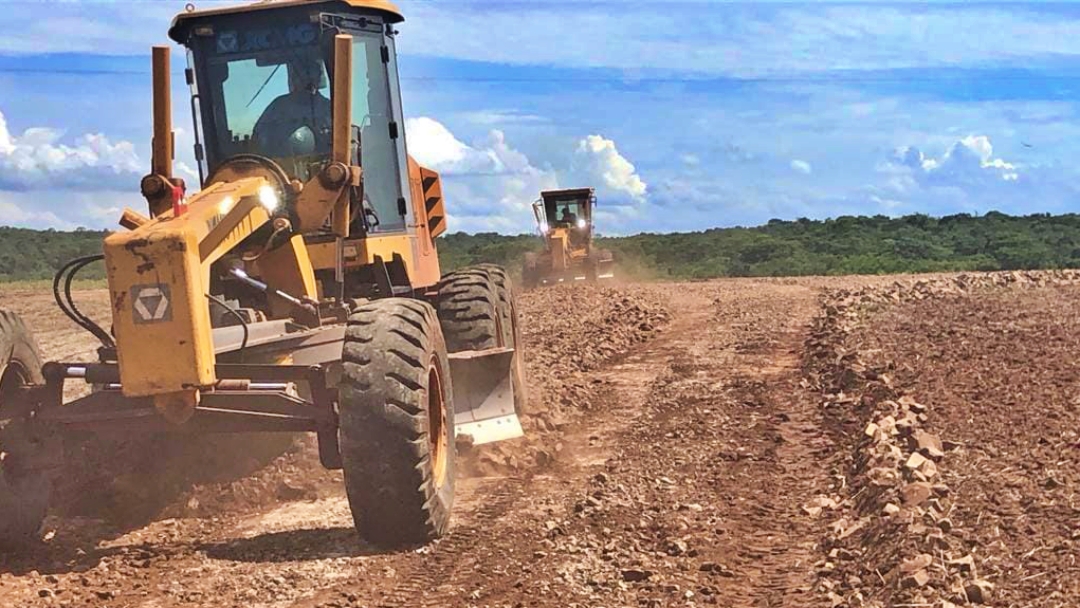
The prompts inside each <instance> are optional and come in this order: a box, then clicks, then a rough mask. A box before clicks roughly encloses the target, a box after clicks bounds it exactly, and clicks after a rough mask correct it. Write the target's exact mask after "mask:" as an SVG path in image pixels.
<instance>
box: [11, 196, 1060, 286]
mask: <svg viewBox="0 0 1080 608" xmlns="http://www.w3.org/2000/svg"><path fill="white" fill-rule="evenodd" d="M105 234H106V233H104V232H98V231H90V230H76V231H74V232H58V231H54V230H43V231H41V230H28V229H22V228H3V227H0V281H13V280H33V279H47V278H50V277H51V276H52V274H53V272H55V271H56V269H57V268H59V267H60V265H61V264H63V263H64V262H65V261H67V260H69V259H71V258H74V257H77V256H80V255H87V254H90V253H96V252H100V250H101V239H102V238H103V237H104V235H105ZM600 241H601V246H603V247H606V248H608V249H611V250H612V251H613V252H614V253H615V256H616V264H617V266H616V269H617V272H619V273H620V274H623V275H628V276H631V277H635V278H641V279H648V278H679V279H704V278H712V277H752V276H794V275H839V274H886V273H914V272H936V271H949V270H1014V269H1036V268H1076V267H1080V215H1076V214H1068V215H1049V214H1035V215H1027V216H1009V215H1005V214H1003V213H997V212H989V213H987V214H985V215H981V216H974V215H968V214H959V215H949V216H945V217H940V218H934V217H929V216H926V215H908V216H904V217H899V218H889V217H885V216H874V217H851V216H843V217H838V218H836V219H828V220H808V219H798V220H795V221H782V220H771V221H769V223H768V224H766V225H764V226H756V227H752V228H742V227H736V228H714V229H710V230H705V231H701V232H686V233H674V234H639V235H635V236H627V237H607V238H601V239H600ZM541 246H542V243H541V241H540V239H539V238H538V237H536V236H534V235H519V236H503V235H498V234H494V233H480V234H471V235H470V234H465V233H461V232H459V233H455V234H449V235H446V236H444V237H441V238H440V239H439V244H438V247H439V257H440V259H441V261H442V266H443V270H444V271H449V270H453V269H455V268H459V267H461V266H466V265H469V264H475V263H479V262H495V263H499V264H504V265H506V266H507V267H508V268H510V269H511V270H514V271H516V270H518V269H519V268H520V265H521V259H522V257H523V256H524V254H525V252H527V251H532V250H536V249H539V248H540V247H541ZM98 266H99V265H93V266H91V267H88V268H87V269H86V271H85V273H84V274H83V275H80V276H81V277H85V278H100V277H101V272H102V271H101V269H100V268H99V267H98Z"/></svg>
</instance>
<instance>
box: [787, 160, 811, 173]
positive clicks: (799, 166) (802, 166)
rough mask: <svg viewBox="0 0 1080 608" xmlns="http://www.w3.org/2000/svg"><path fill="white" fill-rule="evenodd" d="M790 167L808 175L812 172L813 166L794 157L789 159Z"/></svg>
mask: <svg viewBox="0 0 1080 608" xmlns="http://www.w3.org/2000/svg"><path fill="white" fill-rule="evenodd" d="M791 169H792V170H793V171H796V172H798V173H802V174H803V175H810V174H811V173H813V172H814V168H813V167H811V166H810V163H808V162H806V161H805V160H799V159H797V158H796V159H795V160H793V161H791Z"/></svg>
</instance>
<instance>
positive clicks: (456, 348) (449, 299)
mask: <svg viewBox="0 0 1080 608" xmlns="http://www.w3.org/2000/svg"><path fill="white" fill-rule="evenodd" d="M436 309H437V310H438V312H439V321H440V322H441V323H442V326H443V330H444V331H445V332H446V344H447V348H448V349H449V351H450V352H452V353H456V352H461V351H466V350H483V349H488V348H496V347H500V346H501V347H510V348H513V349H514V358H513V363H512V366H511V381H512V382H513V386H514V412H515V413H516V414H517V415H518V416H520V415H521V414H523V413H524V409H525V403H526V399H527V398H526V390H527V389H526V386H525V356H524V354H523V351H524V349H523V348H522V344H521V329H520V326H519V324H518V314H517V301H516V294H515V293H514V283H513V280H512V279H511V278H510V276H509V274H507V272H506V269H505V268H503V267H502V266H498V265H496V264H480V265H477V266H472V267H469V268H465V269H463V270H459V271H456V272H452V273H450V274H448V275H446V276H445V277H443V280H442V282H441V283H440V284H439V297H438V300H437V302H436Z"/></svg>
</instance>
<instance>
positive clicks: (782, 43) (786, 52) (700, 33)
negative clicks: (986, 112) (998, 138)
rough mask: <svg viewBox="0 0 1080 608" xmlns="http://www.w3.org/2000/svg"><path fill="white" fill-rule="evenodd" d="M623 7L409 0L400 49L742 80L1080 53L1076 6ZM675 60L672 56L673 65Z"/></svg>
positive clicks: (1028, 63)
mask: <svg viewBox="0 0 1080 608" xmlns="http://www.w3.org/2000/svg"><path fill="white" fill-rule="evenodd" d="M619 4H620V6H619V7H618V8H619V10H617V11H613V10H612V4H611V3H605V2H598V3H593V2H589V3H580V4H578V3H574V4H572V5H570V6H567V5H565V4H563V6H561V7H560V6H556V7H551V6H548V5H547V4H544V3H531V4H530V3H517V2H514V3H509V4H499V5H497V6H489V5H488V3H467V4H464V5H462V4H458V3H454V4H453V5H452V6H440V3H438V2H416V3H410V6H409V7H408V8H409V11H408V13H409V14H408V15H406V17H407V20H406V22H405V24H404V26H403V27H402V29H403V31H404V35H403V37H402V39H401V48H402V49H403V51H404V52H407V53H411V54H417V55H425V56H438V57H453V58H455V59H465V60H473V61H492V62H498V63H510V64H518V65H521V64H525V65H566V66H577V67H589V68H598V67H599V68H614V69H621V70H658V71H661V72H664V73H670V72H671V71H682V72H695V73H700V74H713V75H715V74H728V75H742V76H767V75H773V74H778V73H779V74H784V73H791V72H797V73H821V72H825V71H829V70H863V69H902V68H925V67H955V66H960V65H978V66H985V65H988V64H1008V65H1021V66H1025V67H1033V66H1035V65H1038V64H1039V63H1040V62H1044V63H1043V65H1052V64H1053V63H1054V62H1056V61H1058V60H1059V59H1060V58H1061V57H1065V56H1068V55H1073V54H1078V53H1080V19H1078V18H1077V13H1075V12H1072V11H1068V12H1066V11H1060V10H1042V9H1041V8H1040V7H1038V6H1032V5H1019V6H1003V5H978V4H976V3H966V4H961V5H951V6H941V7H937V6H934V5H929V6H928V5H926V4H925V3H919V4H918V5H917V6H915V5H908V6H905V5H902V4H901V5H897V4H888V5H886V4H884V3H882V4H881V5H867V4H865V3H861V4H824V5H823V4H821V3H811V2H807V3H801V4H791V3H777V4H769V5H765V6H762V5H761V4H760V3H734V4H732V3H723V4H721V3H719V2H678V3H671V4H668V5H665V7H664V10H662V11H656V10H655V7H654V6H653V5H647V4H640V3H622V2H621V3H619ZM622 5H625V6H622ZM570 15H572V18H573V20H574V22H575V24H576V25H577V27H579V28H580V29H581V30H582V31H587V32H589V34H590V35H588V36H578V37H574V36H570V37H563V38H561V39H560V40H559V43H558V44H552V42H551V37H550V35H549V33H550V32H552V31H559V30H560V29H561V28H564V27H565V24H566V23H567V19H568V18H569V17H570ZM522 23H528V24H529V27H527V28H522V27H521V24H522ZM688 24H693V25H692V27H688ZM447 31H453V32H455V44H452V45H447V44H446V43H445V41H444V36H442V34H443V33H444V32H447ZM986 32H994V33H995V35H994V36H993V37H987V36H986ZM598 41H599V42H598ZM603 41H618V43H617V44H612V43H610V42H609V43H606V44H605V43H604V42H603ZM672 57H678V58H679V61H678V62H677V63H678V65H677V66H673V64H672V62H671V60H670V58H672ZM864 109H865V108H864Z"/></svg>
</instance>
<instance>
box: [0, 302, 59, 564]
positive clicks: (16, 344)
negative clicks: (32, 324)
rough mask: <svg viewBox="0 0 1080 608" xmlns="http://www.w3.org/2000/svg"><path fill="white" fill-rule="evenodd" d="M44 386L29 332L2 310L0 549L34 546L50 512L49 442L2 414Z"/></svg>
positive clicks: (26, 423)
mask: <svg viewBox="0 0 1080 608" xmlns="http://www.w3.org/2000/svg"><path fill="white" fill-rule="evenodd" d="M44 383H45V379H44V378H43V377H42V375H41V355H40V354H39V353H38V347H37V342H36V341H35V340H34V338H33V336H32V335H31V334H30V330H29V329H27V327H26V325H25V324H24V323H23V321H22V319H21V318H19V316H18V315H16V314H14V313H10V312H7V311H3V310H0V547H14V546H19V545H23V544H26V543H29V542H33V541H34V540H36V538H37V534H38V532H39V530H40V529H41V522H42V521H43V520H44V519H45V511H46V510H47V509H48V506H49V494H50V493H51V489H52V483H51V480H50V478H49V474H48V471H47V470H46V463H45V460H46V459H47V458H48V457H49V455H50V454H49V453H48V451H49V450H48V449H47V448H46V446H47V444H48V443H49V442H48V441H47V438H45V437H41V436H40V435H39V434H37V433H36V429H34V428H32V425H31V424H30V421H28V420H26V419H24V418H21V417H9V416H8V415H7V413H6V412H10V411H11V409H12V407H13V406H14V405H15V402H16V399H18V398H19V394H20V392H21V391H20V389H21V388H22V387H24V386H29V385H35V384H38V385H40V384H44ZM5 406H7V407H5Z"/></svg>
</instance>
